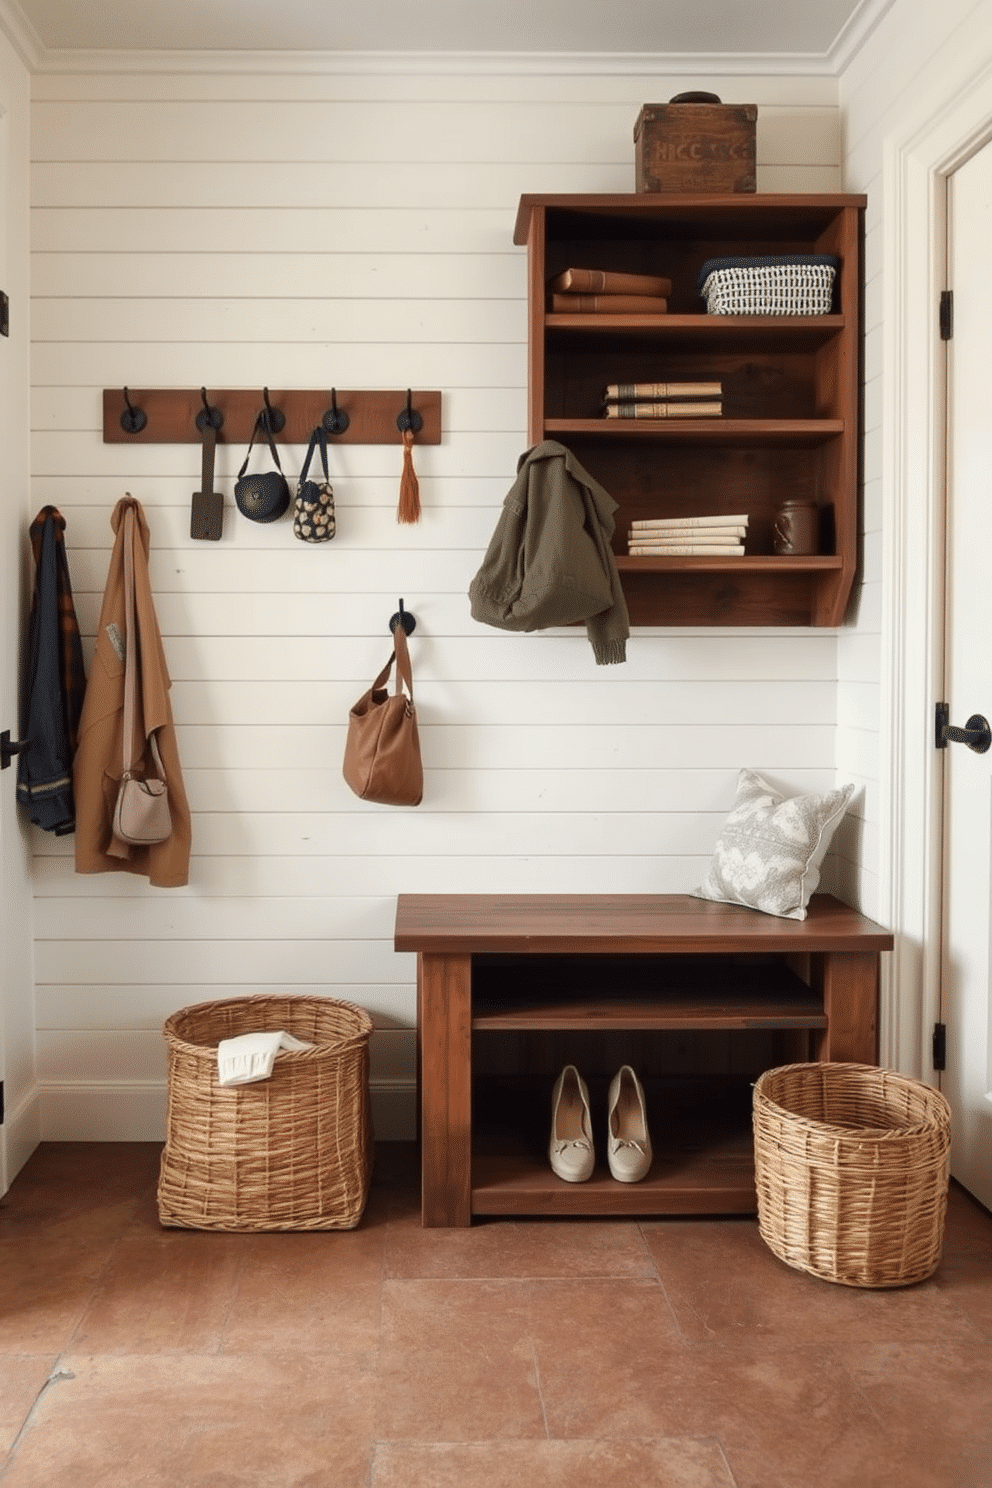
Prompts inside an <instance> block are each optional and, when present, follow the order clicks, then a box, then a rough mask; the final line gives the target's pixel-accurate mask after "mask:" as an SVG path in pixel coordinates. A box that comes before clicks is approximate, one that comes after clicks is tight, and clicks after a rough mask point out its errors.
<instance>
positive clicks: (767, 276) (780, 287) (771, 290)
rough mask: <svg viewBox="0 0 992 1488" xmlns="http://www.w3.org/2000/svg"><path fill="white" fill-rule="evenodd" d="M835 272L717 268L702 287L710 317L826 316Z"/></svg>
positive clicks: (788, 267) (786, 267)
mask: <svg viewBox="0 0 992 1488" xmlns="http://www.w3.org/2000/svg"><path fill="white" fill-rule="evenodd" d="M834 272H835V271H834V270H833V269H831V268H825V267H822V266H820V265H816V264H811V265H809V266H804V267H799V266H796V265H789V264H783V265H769V266H768V267H766V268H760V269H720V270H717V271H716V272H714V273H712V274H710V275H709V277H708V278H707V280H706V283H705V284H704V285H703V291H702V293H703V298H704V299H705V301H706V311H707V314H709V315H829V314H830V308H831V304H832V301H833V285H834Z"/></svg>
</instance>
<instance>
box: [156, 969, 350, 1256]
mask: <svg viewBox="0 0 992 1488" xmlns="http://www.w3.org/2000/svg"><path fill="white" fill-rule="evenodd" d="M275 1030H282V1031H283V1032H286V1033H291V1034H293V1036H294V1037H296V1038H298V1039H303V1040H306V1041H307V1042H308V1043H312V1044H313V1046H314V1047H313V1048H312V1049H304V1050H300V1051H295V1050H294V1051H280V1053H279V1054H278V1056H277V1057H276V1061H275V1066H274V1069H273V1072H272V1075H271V1076H270V1078H269V1079H267V1080H260V1081H256V1082H254V1083H252V1084H249V1085H229V1086H222V1085H219V1084H218V1083H217V1045H218V1044H219V1043H220V1041H221V1040H222V1039H228V1038H236V1037H238V1036H239V1035H240V1034H243V1033H258V1032H264V1031H275ZM163 1032H164V1034H165V1040H166V1044H167V1045H168V1056H169V1108H168V1118H167V1123H166V1141H165V1148H164V1150H163V1153H162V1164H161V1171H160V1175H159V1184H158V1211H159V1218H160V1220H161V1222H162V1224H163V1225H168V1226H178V1227H181V1228H185V1229H195V1230H344V1229H354V1227H355V1226H356V1225H357V1224H358V1222H359V1220H360V1219H361V1217H362V1213H363V1211H364V1208H365V1204H366V1201H367V1198H368V1190H369V1182H370V1177H371V1170H372V1120H371V1112H370V1106H369V1038H370V1035H371V1033H372V1020H371V1018H370V1017H369V1015H368V1013H367V1012H365V1010H364V1009H363V1008H360V1007H356V1006H355V1005H354V1004H353V1003H350V1002H339V1001H334V1000H332V999H330V998H324V997H288V996H270V995H267V994H261V995H258V996H254V997H234V998H229V999H227V1000H225V1001H220V1002H204V1003H200V1004H198V1005H197V1006H195V1007H188V1008H183V1009H182V1010H181V1011H180V1012H177V1013H173V1015H172V1017H171V1018H169V1019H168V1020H167V1021H166V1023H165V1026H164V1030H163Z"/></svg>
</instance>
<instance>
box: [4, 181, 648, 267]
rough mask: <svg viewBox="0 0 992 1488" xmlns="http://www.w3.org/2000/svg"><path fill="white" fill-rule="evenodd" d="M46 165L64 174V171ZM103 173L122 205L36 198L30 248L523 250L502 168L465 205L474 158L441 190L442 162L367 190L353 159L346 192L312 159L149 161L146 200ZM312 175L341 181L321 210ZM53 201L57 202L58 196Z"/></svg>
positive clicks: (515, 185) (513, 191)
mask: <svg viewBox="0 0 992 1488" xmlns="http://www.w3.org/2000/svg"><path fill="white" fill-rule="evenodd" d="M45 169H46V167H45V166H44V165H39V164H35V165H34V167H33V169H32V174H33V177H34V178H35V179H37V177H38V174H39V173H40V174H41V177H42V179H44V172H45ZM52 169H53V170H55V171H56V176H57V177H61V178H63V179H64V177H65V175H66V172H65V170H64V168H63V167H61V166H59V167H57V168H56V167H53V168H52ZM93 169H94V167H93V166H91V165H90V164H88V163H86V162H80V163H79V164H75V165H74V166H73V169H72V171H71V172H70V173H69V174H70V176H71V178H72V179H73V180H75V179H77V176H78V177H79V179H81V180H82V181H83V182H85V180H86V178H87V177H86V173H87V172H88V171H91V170H93ZM105 169H106V170H107V171H108V172H112V173H113V174H114V175H115V177H116V178H117V180H118V182H120V181H121V180H128V179H130V181H131V184H132V187H133V191H132V193H131V195H130V198H129V202H128V205H126V206H123V207H114V206H112V205H110V206H108V205H105V204H102V203H100V202H96V203H94V204H93V207H92V208H90V207H89V204H88V203H86V204H83V205H80V206H78V207H77V206H74V205H68V206H65V205H47V206H46V205H43V204H42V205H38V206H36V207H35V208H34V209H33V211H32V213H31V232H32V238H33V242H34V245H35V247H36V248H37V249H38V251H48V252H62V251H64V249H65V245H66V242H67V240H68V241H71V242H72V244H73V248H74V251H76V252H78V253H93V252H103V253H118V254H122V255H123V254H128V255H130V254H143V253H161V252H162V250H163V249H164V248H165V249H168V250H169V251H170V252H172V253H181V252H186V253H197V252H203V251H204V250H205V249H206V248H209V249H210V251H211V252H213V253H224V254H232V255H239V254H241V253H243V252H244V251H245V246H246V244H247V245H250V247H249V251H250V252H259V251H262V252H265V253H299V251H300V249H301V248H320V247H323V246H325V245H330V246H333V248H334V249H335V251H337V252H338V253H394V252H395V251H396V247H397V244H404V245H406V246H408V247H409V249H410V251H412V252H415V253H418V254H420V253H446V254H448V253H457V254H462V253H512V254H513V255H515V256H516V257H517V258H519V259H520V260H521V261H523V260H524V258H525V257H526V255H525V253H524V251H523V250H522V249H520V248H515V247H514V246H513V222H514V218H515V216H516V210H517V202H518V200H519V198H520V195H521V194H522V193H523V192H524V191H525V190H526V189H527V188H526V186H524V185H522V184H521V179H520V177H519V176H518V175H517V173H516V171H515V169H513V168H502V170H501V172H500V179H499V180H498V181H497V183H496V184H495V185H494V186H489V187H488V189H485V190H484V195H485V196H486V198H489V199H488V200H487V201H486V202H485V203H484V204H480V205H478V206H474V207H473V206H472V205H471V204H470V203H469V202H465V201H464V200H463V198H462V195H461V185H462V177H467V176H470V175H471V176H472V177H473V178H475V179H477V178H478V170H477V168H476V167H474V166H473V167H471V168H470V167H467V166H464V167H457V168H455V169H456V170H457V172H458V175H457V177H456V179H455V180H454V181H453V182H452V183H451V185H450V187H449V188H446V187H445V185H444V183H445V181H446V179H447V177H446V172H445V170H444V168H443V167H440V168H436V167H432V169H431V170H430V171H429V172H428V173H427V175H426V177H425V175H424V173H423V172H422V171H411V170H409V168H408V167H406V166H403V167H397V168H396V179H395V180H393V179H391V178H390V175H389V173H388V172H387V175H386V178H385V179H384V180H378V181H377V182H376V185H375V187H374V188H370V184H369V172H368V168H367V167H361V168H359V167H355V173H356V176H357V177H359V178H360V179H361V180H362V181H364V183H365V184H364V190H362V191H360V192H358V191H353V192H350V193H349V192H348V191H347V189H346V188H347V179H348V177H347V175H345V176H343V177H342V176H341V174H340V172H339V169H338V170H335V171H334V172H333V173H332V172H327V173H326V174H325V173H324V172H318V173H315V172H314V170H313V168H312V166H301V167H299V168H298V172H297V173H295V174H294V171H293V167H292V165H291V164H289V165H288V166H287V164H286V163H281V164H280V165H279V166H277V167H273V168H272V169H270V170H268V171H266V170H265V169H262V168H260V167H259V166H257V165H256V164H255V163H254V162H253V163H251V164H250V165H246V166H245V167H244V168H243V170H240V171H239V168H238V165H237V163H236V162H228V163H227V164H226V165H225V167H224V170H223V171H218V170H217V167H216V166H215V165H210V166H196V165H191V166H190V165H183V166H176V165H166V166H162V167H158V168H156V166H155V165H154V163H152V164H151V165H150V166H144V167H143V168H142V170H141V171H140V172H138V173H137V175H138V177H141V178H143V177H144V176H145V173H146V170H149V171H150V173H151V174H150V182H151V184H150V187H149V189H148V192H147V196H146V193H145V192H144V191H143V189H142V188H141V186H140V184H139V181H138V180H136V179H135V172H133V171H122V170H121V168H120V166H118V165H115V166H108V167H105ZM164 173H168V174H169V175H170V176H173V177H174V178H175V186H174V188H172V189H170V187H169V185H168V182H167V181H164V180H163V175H164ZM315 174H316V176H317V181H315ZM321 179H324V180H326V181H328V182H331V183H334V182H339V183H343V184H339V185H337V186H332V190H333V193H334V194H333V198H332V199H331V200H330V201H329V202H328V203H327V205H326V206H317V205H314V200H315V195H314V194H315V191H316V192H317V193H318V198H317V199H318V200H319V191H320V187H319V184H318V182H319V180H321ZM435 180H440V181H441V182H442V187H441V192H443V193H444V195H446V196H447V195H449V194H450V198H451V199H450V201H448V202H445V201H439V200H437V199H436V197H435V199H433V200H432V198H431V185H430V182H432V181H435ZM482 180H483V182H484V181H485V169H484V168H483V172H482ZM225 181H227V183H228V187H229V192H228V194H229V195H231V196H232V198H234V199H232V200H230V201H227V202H225V200H224V197H225V190H224V184H223V183H224V182H225ZM294 182H295V184H294ZM249 183H250V184H249ZM284 183H285V184H284ZM160 187H161V189H160ZM477 189H478V188H477ZM568 189H569V188H568V187H567V186H561V187H555V186H554V185H549V184H548V182H547V180H542V181H541V182H540V184H536V185H535V186H534V190H535V191H553V190H568ZM573 189H575V190H580V189H582V190H584V189H589V190H594V189H596V190H601V191H602V190H605V189H607V188H605V187H603V186H600V187H588V188H586V187H578V186H577V187H575V188H573ZM613 189H623V190H626V189H627V188H626V187H623V188H616V187H614V188H613ZM218 191H219V192H220V205H218V204H217V197H218ZM135 193H136V194H135ZM201 197H202V198H203V199H202V200H201V199H200V198H201ZM294 197H296V198H298V199H297V200H293V199H292V198H294ZM143 198H144V199H143ZM342 198H344V199H342ZM348 198H350V200H349V199H348ZM56 200H57V201H62V202H64V201H65V197H64V196H61V197H58V198H56ZM404 202H406V205H403V203H404ZM452 203H457V205H453V204H452Z"/></svg>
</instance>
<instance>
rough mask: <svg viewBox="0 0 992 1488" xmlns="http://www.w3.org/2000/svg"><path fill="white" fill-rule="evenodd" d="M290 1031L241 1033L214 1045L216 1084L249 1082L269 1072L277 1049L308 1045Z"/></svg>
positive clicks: (306, 1047) (266, 1075)
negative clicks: (215, 1046)
mask: <svg viewBox="0 0 992 1488" xmlns="http://www.w3.org/2000/svg"><path fill="white" fill-rule="evenodd" d="M313 1047H314V1046H313V1044H308V1043H306V1042H305V1040H303V1039H298V1038H294V1037H293V1035H292V1034H291V1033H281V1032H279V1033H242V1034H239V1035H238V1037H237V1038H229V1039H221V1041H220V1043H219V1044H218V1045H217V1083H218V1085H250V1084H251V1083H252V1082H253V1081H254V1080H267V1079H268V1078H269V1076H270V1075H271V1074H272V1070H273V1067H274V1065H275V1062H276V1055H277V1054H278V1052H279V1050H280V1049H294V1050H298V1049H312V1048H313Z"/></svg>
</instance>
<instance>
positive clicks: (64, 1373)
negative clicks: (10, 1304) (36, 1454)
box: [0, 1349, 74, 1483]
mask: <svg viewBox="0 0 992 1488" xmlns="http://www.w3.org/2000/svg"><path fill="white" fill-rule="evenodd" d="M65 1352H66V1351H65V1350H64V1349H63V1350H61V1351H60V1352H59V1353H57V1354H56V1355H55V1358H54V1359H53V1361H52V1367H51V1369H50V1370H49V1372H48V1377H47V1378H46V1379H45V1381H44V1383H43V1384H42V1385H41V1386H40V1388H39V1389H38V1393H37V1394H36V1395H35V1397H34V1399H33V1400H32V1402H31V1404H30V1406H29V1407H28V1409H27V1411H26V1412H25V1416H24V1420H23V1421H22V1422H21V1425H20V1430H19V1431H18V1433H17V1435H16V1436H15V1437H14V1440H13V1441H12V1442H11V1444H10V1446H9V1448H8V1449H7V1455H6V1456H5V1457H4V1459H3V1463H2V1464H0V1483H2V1482H3V1480H4V1478H5V1477H6V1476H7V1469H8V1468H9V1467H11V1466H12V1465H13V1463H14V1460H15V1458H16V1456H17V1449H18V1447H19V1446H20V1443H21V1440H22V1439H23V1437H24V1436H26V1435H27V1432H28V1431H29V1430H30V1428H31V1423H32V1421H33V1420H34V1417H35V1415H36V1413H37V1411H38V1407H39V1406H40V1404H41V1402H42V1399H43V1398H44V1396H45V1395H46V1394H47V1393H48V1391H49V1390H50V1389H51V1387H52V1386H53V1385H57V1384H58V1383H59V1381H60V1380H64V1379H73V1378H74V1376H73V1374H72V1373H71V1371H69V1370H62V1369H60V1368H59V1361H60V1360H61V1359H63V1358H64V1357H65Z"/></svg>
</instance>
